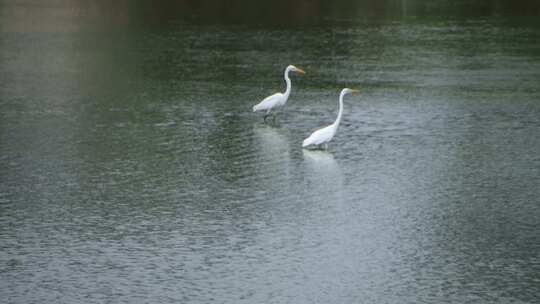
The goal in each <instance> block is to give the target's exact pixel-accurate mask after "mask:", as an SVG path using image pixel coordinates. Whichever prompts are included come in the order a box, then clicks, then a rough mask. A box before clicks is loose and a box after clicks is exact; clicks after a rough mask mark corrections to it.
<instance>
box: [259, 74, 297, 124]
mask: <svg viewBox="0 0 540 304" xmlns="http://www.w3.org/2000/svg"><path fill="white" fill-rule="evenodd" d="M290 71H294V72H297V73H300V74H305V73H306V72H304V71H303V70H302V69H299V68H297V67H295V66H294V65H289V66H288V67H287V68H286V69H285V75H284V77H285V82H286V83H287V89H286V90H285V93H276V94H274V95H270V96H268V97H266V98H265V99H263V101H261V102H260V103H259V104H257V105H255V106H253V112H256V111H266V113H265V114H264V120H265V121H266V117H267V116H268V115H270V111H271V110H272V109H276V108H278V107H281V106H283V105H284V104H285V103H286V102H287V99H289V94H291V80H290V79H289V72H290Z"/></svg>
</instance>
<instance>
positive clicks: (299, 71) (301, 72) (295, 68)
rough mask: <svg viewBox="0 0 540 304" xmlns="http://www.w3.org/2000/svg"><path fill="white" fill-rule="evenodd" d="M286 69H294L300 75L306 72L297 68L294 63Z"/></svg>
mask: <svg viewBox="0 0 540 304" xmlns="http://www.w3.org/2000/svg"><path fill="white" fill-rule="evenodd" d="M287 69H288V70H289V71H294V72H296V73H298V74H301V75H304V74H305V73H306V72H304V70H302V69H299V68H297V67H295V66H294V65H290V66H288V67H287Z"/></svg>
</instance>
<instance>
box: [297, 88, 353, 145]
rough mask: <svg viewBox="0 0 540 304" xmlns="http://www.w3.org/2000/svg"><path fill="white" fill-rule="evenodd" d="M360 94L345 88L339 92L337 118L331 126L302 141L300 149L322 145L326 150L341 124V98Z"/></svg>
mask: <svg viewBox="0 0 540 304" xmlns="http://www.w3.org/2000/svg"><path fill="white" fill-rule="evenodd" d="M358 93H360V91H358V90H351V89H348V88H345V89H343V90H341V94H339V111H338V116H337V118H336V121H334V123H333V124H331V125H329V126H326V127H324V128H321V129H319V130H317V131H315V132H313V133H311V135H310V136H309V137H308V138H306V139H304V142H303V143H302V147H303V148H305V147H307V146H311V145H315V146H321V145H324V148H325V149H327V148H328V142H330V141H331V140H332V138H333V137H334V135H336V132H337V129H338V127H339V123H340V122H341V115H342V114H343V96H345V95H347V94H352V95H357V94H358Z"/></svg>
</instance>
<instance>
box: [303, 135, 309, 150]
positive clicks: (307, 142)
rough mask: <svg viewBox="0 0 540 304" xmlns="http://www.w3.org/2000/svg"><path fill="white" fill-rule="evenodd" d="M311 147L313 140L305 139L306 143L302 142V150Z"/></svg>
mask: <svg viewBox="0 0 540 304" xmlns="http://www.w3.org/2000/svg"><path fill="white" fill-rule="evenodd" d="M309 145H311V139H310V138H309V137H308V138H306V139H304V141H303V142H302V148H305V147H307V146H309Z"/></svg>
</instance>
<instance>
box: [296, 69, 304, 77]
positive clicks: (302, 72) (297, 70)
mask: <svg viewBox="0 0 540 304" xmlns="http://www.w3.org/2000/svg"><path fill="white" fill-rule="evenodd" d="M296 72H297V73H299V74H302V75H305V74H306V72H304V70H302V69H299V68H296Z"/></svg>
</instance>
